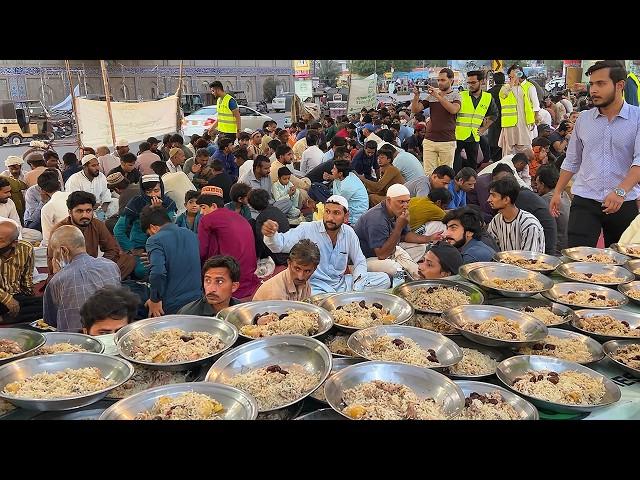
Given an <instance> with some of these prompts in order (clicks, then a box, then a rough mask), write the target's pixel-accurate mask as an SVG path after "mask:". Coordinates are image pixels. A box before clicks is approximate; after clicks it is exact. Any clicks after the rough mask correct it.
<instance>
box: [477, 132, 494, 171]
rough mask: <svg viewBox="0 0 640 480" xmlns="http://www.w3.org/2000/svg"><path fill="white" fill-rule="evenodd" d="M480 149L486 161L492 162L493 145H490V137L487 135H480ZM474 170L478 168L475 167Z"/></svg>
mask: <svg viewBox="0 0 640 480" xmlns="http://www.w3.org/2000/svg"><path fill="white" fill-rule="evenodd" d="M480 150H482V156H483V157H484V161H485V162H487V163H491V147H490V146H489V139H488V138H487V136H486V135H480ZM474 170H477V168H474Z"/></svg>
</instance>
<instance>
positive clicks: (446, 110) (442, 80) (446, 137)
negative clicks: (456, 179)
mask: <svg viewBox="0 0 640 480" xmlns="http://www.w3.org/2000/svg"><path fill="white" fill-rule="evenodd" d="M452 85H453V70H451V69H450V68H443V69H442V70H440V73H439V74H438V88H434V87H431V86H427V98H426V99H425V100H420V90H418V89H417V88H414V89H413V100H412V101H411V112H413V113H420V112H422V111H423V110H426V109H427V108H429V109H430V112H431V115H430V120H429V126H428V128H427V132H426V134H425V138H424V140H423V142H422V145H423V148H422V158H423V166H424V172H425V175H427V176H429V175H431V172H433V170H434V169H435V168H436V167H438V166H440V165H448V166H450V167H452V168H453V159H454V155H455V151H456V134H455V130H456V114H457V113H458V111H460V105H461V100H460V93H459V92H458V91H457V90H453V89H452V88H451V87H452Z"/></svg>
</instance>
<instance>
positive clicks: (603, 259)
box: [579, 253, 616, 264]
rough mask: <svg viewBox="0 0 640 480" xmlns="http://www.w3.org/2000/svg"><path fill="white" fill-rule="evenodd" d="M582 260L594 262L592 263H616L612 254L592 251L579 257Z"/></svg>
mask: <svg viewBox="0 0 640 480" xmlns="http://www.w3.org/2000/svg"><path fill="white" fill-rule="evenodd" d="M579 260H580V261H581V262H592V263H607V264H613V263H616V259H615V258H613V257H612V256H611V255H607V254H606V253H591V254H589V255H583V256H582V257H580V258H579Z"/></svg>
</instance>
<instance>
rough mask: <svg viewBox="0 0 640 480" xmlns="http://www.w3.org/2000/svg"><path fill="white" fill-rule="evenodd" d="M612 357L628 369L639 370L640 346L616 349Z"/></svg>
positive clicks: (626, 346)
mask: <svg viewBox="0 0 640 480" xmlns="http://www.w3.org/2000/svg"><path fill="white" fill-rule="evenodd" d="M612 357H613V358H614V359H615V360H617V361H619V362H620V363H624V364H625V365H627V366H628V367H631V368H635V369H637V370H640V344H634V345H625V346H624V347H620V348H618V349H617V350H616V351H615V353H614V354H613V355H612Z"/></svg>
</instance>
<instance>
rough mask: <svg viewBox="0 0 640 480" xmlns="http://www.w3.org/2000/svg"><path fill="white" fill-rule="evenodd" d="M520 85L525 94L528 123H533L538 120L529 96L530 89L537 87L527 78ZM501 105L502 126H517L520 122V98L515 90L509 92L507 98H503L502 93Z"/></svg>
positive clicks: (525, 115) (525, 113)
mask: <svg viewBox="0 0 640 480" xmlns="http://www.w3.org/2000/svg"><path fill="white" fill-rule="evenodd" d="M520 86H521V87H522V93H523V96H524V117H525V120H526V121H527V125H532V124H534V123H535V122H536V116H535V113H533V105H531V99H530V98H529V89H530V88H535V87H534V86H533V84H532V83H531V82H527V81H526V80H524V81H523V82H522V83H521V84H520ZM500 106H501V107H502V113H501V119H500V125H502V127H515V126H516V125H517V124H518V100H517V99H516V95H515V94H514V93H513V91H511V92H509V95H507V97H506V98H502V95H500Z"/></svg>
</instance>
